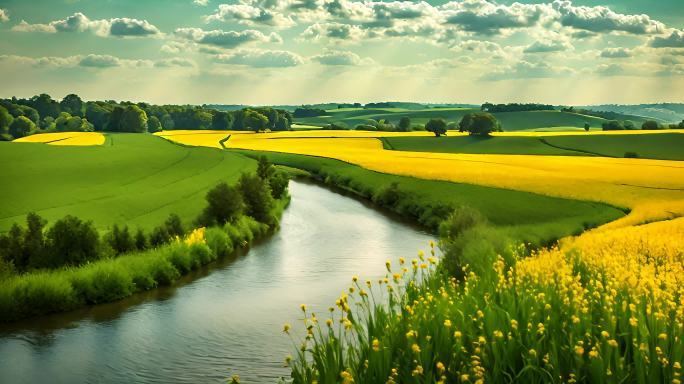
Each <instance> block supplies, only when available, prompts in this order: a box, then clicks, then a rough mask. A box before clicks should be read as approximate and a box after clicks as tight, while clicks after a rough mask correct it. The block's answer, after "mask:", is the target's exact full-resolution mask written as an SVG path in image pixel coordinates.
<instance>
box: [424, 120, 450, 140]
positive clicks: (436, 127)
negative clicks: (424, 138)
mask: <svg viewBox="0 0 684 384" xmlns="http://www.w3.org/2000/svg"><path fill="white" fill-rule="evenodd" d="M425 130H426V131H428V132H432V133H434V134H435V136H437V137H439V136H442V135H446V131H447V123H446V121H445V120H444V119H430V121H428V122H427V123H426V124H425Z"/></svg>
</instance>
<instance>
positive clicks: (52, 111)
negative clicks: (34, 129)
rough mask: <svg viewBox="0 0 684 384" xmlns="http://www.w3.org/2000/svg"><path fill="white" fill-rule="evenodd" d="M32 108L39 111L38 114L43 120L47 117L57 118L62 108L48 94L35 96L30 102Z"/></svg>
mask: <svg viewBox="0 0 684 384" xmlns="http://www.w3.org/2000/svg"><path fill="white" fill-rule="evenodd" d="M30 104H31V107H33V108H35V109H36V110H37V111H38V114H39V115H40V116H42V117H43V118H44V117H45V116H52V117H54V118H57V116H58V115H59V112H61V108H60V106H59V103H58V102H56V101H54V100H52V97H50V95H48V94H46V93H42V94H40V95H37V96H33V97H32V98H31V100H30Z"/></svg>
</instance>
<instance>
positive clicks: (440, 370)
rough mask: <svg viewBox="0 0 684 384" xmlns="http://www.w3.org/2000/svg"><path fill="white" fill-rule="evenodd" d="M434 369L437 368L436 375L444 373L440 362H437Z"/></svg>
mask: <svg viewBox="0 0 684 384" xmlns="http://www.w3.org/2000/svg"><path fill="white" fill-rule="evenodd" d="M435 367H436V368H437V373H438V374H440V375H441V374H442V373H444V369H445V368H444V364H442V362H441V361H438V362H437V364H436V365H435Z"/></svg>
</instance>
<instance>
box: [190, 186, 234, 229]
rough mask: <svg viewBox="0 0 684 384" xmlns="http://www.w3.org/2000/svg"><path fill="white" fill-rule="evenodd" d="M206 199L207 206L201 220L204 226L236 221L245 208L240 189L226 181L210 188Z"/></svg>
mask: <svg viewBox="0 0 684 384" xmlns="http://www.w3.org/2000/svg"><path fill="white" fill-rule="evenodd" d="M206 200H207V206H206V208H204V212H202V216H200V220H199V221H200V224H201V225H204V226H211V225H215V224H219V225H224V224H225V223H227V222H234V221H235V220H237V219H238V218H239V217H240V215H242V212H243V211H244V209H245V203H244V202H243V199H242V195H241V194H240V191H239V190H238V189H237V188H233V187H231V186H229V185H228V184H226V183H220V184H218V185H217V186H215V187H214V188H212V189H211V190H209V192H207V196H206Z"/></svg>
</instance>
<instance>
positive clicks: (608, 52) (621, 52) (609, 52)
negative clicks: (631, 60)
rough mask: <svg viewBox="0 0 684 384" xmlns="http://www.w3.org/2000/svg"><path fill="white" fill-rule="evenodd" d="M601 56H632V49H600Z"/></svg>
mask: <svg viewBox="0 0 684 384" xmlns="http://www.w3.org/2000/svg"><path fill="white" fill-rule="evenodd" d="M601 57H603V58H606V59H623V58H627V57H632V51H631V50H629V49H627V48H606V49H604V50H603V51H601Z"/></svg>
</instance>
